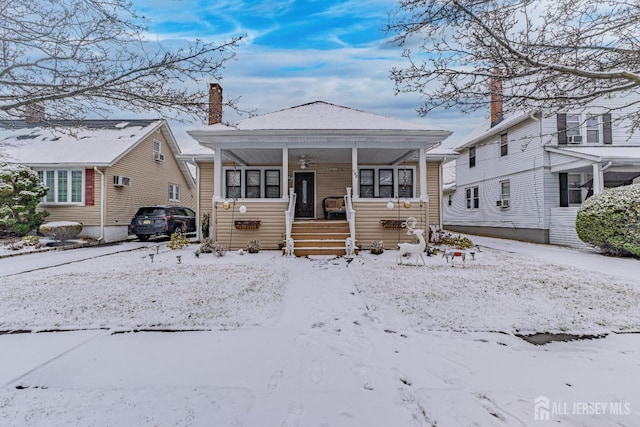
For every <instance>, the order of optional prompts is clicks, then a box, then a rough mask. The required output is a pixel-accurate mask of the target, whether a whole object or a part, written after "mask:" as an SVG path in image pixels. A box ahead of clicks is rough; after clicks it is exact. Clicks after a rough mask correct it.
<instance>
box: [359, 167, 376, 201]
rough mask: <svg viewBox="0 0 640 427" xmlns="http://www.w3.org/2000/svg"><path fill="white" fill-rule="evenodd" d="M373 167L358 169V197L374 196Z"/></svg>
mask: <svg viewBox="0 0 640 427" xmlns="http://www.w3.org/2000/svg"><path fill="white" fill-rule="evenodd" d="M373 172H374V171H373V169H360V197H375V193H374V191H373V189H374V188H375V180H374V174H373Z"/></svg>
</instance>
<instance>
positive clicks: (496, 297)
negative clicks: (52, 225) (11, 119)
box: [0, 248, 640, 426]
mask: <svg viewBox="0 0 640 427" xmlns="http://www.w3.org/2000/svg"><path fill="white" fill-rule="evenodd" d="M512 252H514V251H512ZM149 253H150V251H149V250H147V249H143V250H139V251H133V252H129V253H126V254H120V255H112V256H102V257H100V258H96V259H95V260H93V261H84V262H79V263H73V264H68V265H65V266H60V267H55V268H51V269H46V270H39V271H37V272H32V273H25V274H18V275H15V276H11V280H10V281H8V280H4V279H2V285H1V286H0V313H2V314H1V315H0V324H1V325H2V326H0V329H2V330H10V329H31V330H34V329H35V330H43V329H84V330H78V331H73V332H58V333H37V334H36V333H27V334H11V335H1V336H0V349H1V351H0V384H1V385H2V387H1V388H0V425H10V426H23V425H72V426H74V425H75V426H86V425H99V426H103V425H104V426H106V425H161V426H165V425H179V426H182V425H191V426H200V425H201V426H233V425H238V426H240V425H242V426H296V425H297V426H431V425H438V426H459V425H480V426H492V425H495V426H511V425H534V426H535V425H545V424H551V423H550V422H549V423H545V422H542V421H537V420H536V419H535V417H536V415H544V412H540V411H534V401H535V400H536V399H537V398H540V397H542V398H546V399H548V402H547V407H548V413H549V415H550V420H552V421H556V423H555V424H554V425H557V424H560V425H571V426H607V425H626V426H634V425H640V397H639V395H638V393H637V384H638V383H640V336H639V335H638V334H631V333H627V334H617V333H612V332H613V331H627V332H629V331H638V330H640V327H638V324H639V322H640V320H639V319H638V317H639V316H640V311H639V310H638V308H639V307H640V306H639V301H640V298H639V297H638V293H639V292H640V291H639V290H638V285H637V283H634V282H631V281H628V280H625V278H623V277H619V278H617V279H616V280H614V281H613V282H615V283H613V284H612V281H611V280H606V277H607V276H604V275H601V274H599V273H594V272H591V273H585V272H584V269H582V270H578V269H573V268H570V267H568V266H565V265H552V268H551V269H549V268H546V267H548V266H549V262H548V261H546V260H543V259H538V258H536V257H535V256H531V254H527V256H526V257H520V256H518V255H517V254H514V253H505V252H501V251H497V250H493V249H489V248H486V249H485V250H484V251H483V252H482V253H480V254H478V256H477V258H476V260H475V261H473V262H468V263H467V267H465V268H464V269H463V268H460V267H459V266H458V267H455V268H451V267H448V266H446V265H445V262H444V260H443V259H442V258H440V257H437V258H436V257H431V258H427V267H426V268H425V267H418V268H416V267H411V266H395V264H394V261H395V254H394V253H393V252H392V251H387V252H385V253H384V254H383V255H381V256H378V257H376V256H372V255H370V254H366V253H365V254H362V255H361V256H359V257H357V258H356V259H354V260H353V262H351V263H350V264H347V262H346V261H345V260H344V259H327V258H314V259H287V258H283V257H281V256H280V255H279V254H277V253H275V252H261V253H259V254H257V255H244V256H242V257H241V256H239V255H237V254H235V253H230V254H228V255H227V256H225V257H223V258H215V257H213V256H210V255H208V256H206V257H205V256H201V257H200V258H195V257H194V256H193V254H192V250H191V249H188V250H184V251H183V253H182V259H181V263H180V264H178V262H177V259H176V253H175V252H170V251H165V252H161V253H159V254H158V255H157V256H156V257H155V259H154V261H153V262H151V260H150V258H149V257H148V254H149ZM31 256H34V255H29V256H24V257H18V258H24V259H21V260H18V262H27V258H29V257H31ZM4 261H5V260H0V268H1V267H2V265H3V264H2V263H3V262H4ZM626 261H629V262H627V263H626V264H625V265H627V266H628V268H629V269H635V268H637V265H638V264H640V263H637V261H633V260H626ZM634 262H635V263H637V264H634ZM496 277H506V278H507V279H508V280H504V281H500V280H495V278H496ZM254 279H257V280H254ZM621 289H622V290H623V291H624V294H623V297H622V298H619V299H618V298H616V295H618V292H620V290H621ZM596 291H597V292H596ZM594 293H596V294H595V297H593V296H592V295H593V294H594ZM585 301H587V302H585ZM550 304H551V306H549V305H550ZM80 307H85V308H84V309H80ZM118 307H120V309H118ZM536 307H538V308H536ZM576 313H578V314H580V315H581V316H577V314H576ZM188 314H191V316H189V315H188ZM567 325H569V326H567ZM87 328H91V329H89V330H87ZM154 329H166V330H185V329H198V330H202V331H199V332H180V333H160V332H130V331H132V330H147V331H148V330H154ZM525 331H526V332H532V331H558V332H560V331H567V332H575V333H596V332H597V333H607V334H608V335H607V337H606V338H605V339H599V340H588V341H573V342H567V343H552V344H548V345H546V346H540V347H537V346H533V345H531V344H528V343H526V342H524V341H523V340H521V339H520V338H517V337H516V336H515V333H517V332H525ZM542 403H543V404H544V403H545V402H544V400H543V401H542ZM603 405H604V406H603ZM589 408H598V411H599V412H596V411H595V409H593V410H591V409H589ZM616 411H617V414H614V412H616Z"/></svg>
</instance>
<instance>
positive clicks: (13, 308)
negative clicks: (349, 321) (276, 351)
mask: <svg viewBox="0 0 640 427" xmlns="http://www.w3.org/2000/svg"><path fill="white" fill-rule="evenodd" d="M194 247H195V246H193V245H192V246H191V247H188V248H184V249H181V250H177V251H171V250H169V249H168V248H166V244H160V245H158V246H154V247H152V248H150V249H140V250H138V251H133V252H127V253H120V254H114V255H109V256H103V257H100V258H97V259H90V260H86V261H83V262H79V263H72V264H68V265H63V266H60V267H56V268H50V269H45V270H39V271H35V272H31V273H25V274H21V275H18V276H13V277H12V278H10V279H7V280H6V283H4V284H3V286H1V287H0V312H1V313H2V317H1V318H0V330H4V331H9V330H15V329H27V330H50V329H91V328H107V329H120V330H122V329H124V330H130V329H154V328H155V329H177V330H181V329H182V330H183V329H230V328H237V327H249V326H259V325H261V324H262V323H263V322H264V321H265V320H266V319H270V318H272V317H274V315H276V314H277V313H279V311H280V310H281V307H280V306H281V304H282V301H283V296H284V294H285V291H286V287H287V283H288V275H289V272H290V271H291V269H293V268H295V269H305V268H306V267H308V265H307V264H308V263H305V262H293V260H290V259H286V258H283V257H282V256H281V255H280V253H279V252H275V251H262V252H260V253H258V254H245V255H243V256H240V255H238V254H237V253H236V252H230V253H228V254H227V255H226V256H224V257H217V256H215V255H212V254H203V255H201V256H200V257H195V256H194V254H193V251H194ZM158 248H159V249H160V250H159V251H158V250H157V249H158ZM156 252H159V253H157V254H156ZM150 254H151V255H153V260H152V259H151V257H150V256H149V255H150ZM396 254H397V252H395V251H386V252H384V253H383V254H382V255H379V256H375V255H371V254H369V253H368V252H363V254H362V255H361V256H359V257H356V258H355V260H354V261H353V262H352V263H350V264H349V266H348V267H347V264H346V262H345V261H344V260H337V261H336V262H337V263H338V264H339V265H340V267H344V268H345V272H347V271H348V272H349V274H350V277H351V278H352V280H353V282H354V283H355V286H356V289H357V291H358V292H359V293H360V294H361V296H362V297H364V299H365V300H366V301H367V305H368V307H369V309H370V314H371V315H375V316H378V317H381V318H393V319H401V320H402V322H403V323H404V324H406V325H410V326H411V328H412V329H415V330H420V331H428V330H438V331H499V332H506V333H520V334H528V333H536V332H565V333H577V334H585V333H590V334H600V333H606V332H610V331H616V332H619V331H629V330H635V331H638V330H640V316H639V315H638V310H639V308H640V286H637V285H636V284H633V283H629V282H626V281H625V280H624V279H612V278H611V277H609V276H606V275H604V274H601V273H594V272H586V271H582V270H578V269H574V268H568V267H563V266H559V265H553V264H549V263H546V262H543V261H540V260H537V259H525V258H523V257H520V256H517V255H514V254H509V253H505V252H498V251H495V250H492V249H484V250H483V251H482V252H480V253H478V254H476V256H475V260H471V259H468V260H467V262H466V266H465V267H464V268H463V267H462V266H461V265H460V261H459V260H456V266H455V267H450V266H449V265H448V264H447V263H446V261H445V260H444V259H443V258H442V257H441V256H432V257H425V260H426V264H427V265H426V267H422V266H418V267H415V266H412V265H396V263H395V256H396ZM178 255H179V256H180V257H181V259H180V263H178V260H177V256H178ZM469 258H470V257H469ZM403 262H405V263H409V262H412V260H409V259H405V260H404V261H403ZM292 285H295V284H292Z"/></svg>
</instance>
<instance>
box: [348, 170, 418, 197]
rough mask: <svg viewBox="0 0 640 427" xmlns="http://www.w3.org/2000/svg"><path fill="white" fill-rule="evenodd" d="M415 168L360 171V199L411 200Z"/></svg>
mask: <svg viewBox="0 0 640 427" xmlns="http://www.w3.org/2000/svg"><path fill="white" fill-rule="evenodd" d="M414 177H415V168H414V167H413V166H411V167H407V166H400V167H396V168H392V169H390V168H388V167H372V168H370V169H360V172H359V180H360V197H363V198H374V197H380V198H384V199H390V198H394V197H403V198H412V197H415V195H414V188H415V181H414Z"/></svg>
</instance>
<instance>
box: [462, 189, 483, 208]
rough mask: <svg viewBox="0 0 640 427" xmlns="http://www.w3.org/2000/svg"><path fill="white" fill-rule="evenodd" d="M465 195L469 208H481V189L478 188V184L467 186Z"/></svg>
mask: <svg viewBox="0 0 640 427" xmlns="http://www.w3.org/2000/svg"><path fill="white" fill-rule="evenodd" d="M465 196H466V201H467V209H479V208H480V190H479V189H478V186H475V187H467V188H466V189H465Z"/></svg>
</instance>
